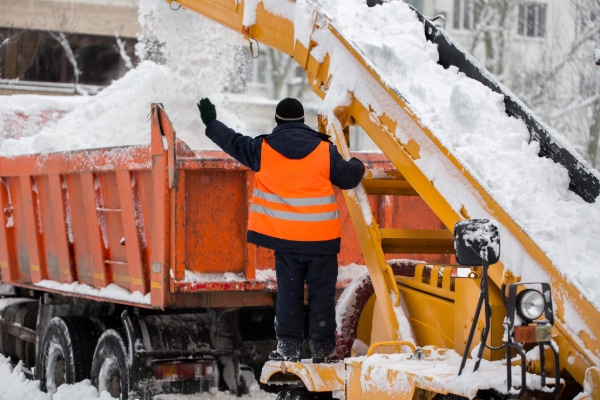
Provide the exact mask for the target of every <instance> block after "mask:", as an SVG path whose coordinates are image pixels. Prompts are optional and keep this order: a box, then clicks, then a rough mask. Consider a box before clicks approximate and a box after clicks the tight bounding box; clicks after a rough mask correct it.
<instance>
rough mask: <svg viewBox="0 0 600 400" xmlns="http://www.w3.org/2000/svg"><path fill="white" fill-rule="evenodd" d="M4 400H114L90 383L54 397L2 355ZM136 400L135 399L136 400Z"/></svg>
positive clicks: (188, 399) (223, 398)
mask: <svg viewBox="0 0 600 400" xmlns="http://www.w3.org/2000/svg"><path fill="white" fill-rule="evenodd" d="M0 386H1V389H0V400H97V399H100V400H112V399H113V398H112V397H111V396H110V395H109V394H108V393H106V392H104V393H102V394H100V395H98V391H97V390H96V388H95V387H93V386H92V385H91V384H90V382H89V381H84V382H80V383H77V384H75V385H62V386H60V387H59V388H58V390H57V392H56V393H54V395H50V394H48V393H44V392H42V391H41V390H40V383H39V381H32V380H29V379H27V377H26V376H25V374H24V373H23V371H22V370H21V368H20V367H19V366H17V367H15V368H13V367H12V366H11V364H10V362H9V360H8V359H7V358H6V357H4V356H3V355H1V354H0ZM276 397H277V396H276V395H274V394H271V393H267V392H263V391H257V392H254V393H252V394H249V395H244V396H240V397H238V396H234V395H232V394H229V393H226V392H217V393H213V394H211V393H203V394H197V395H186V396H184V395H163V396H156V397H155V398H154V400H175V399H177V400H234V399H235V400H249V399H254V400H256V399H260V400H268V399H275V398H276ZM133 400H135V399H133Z"/></svg>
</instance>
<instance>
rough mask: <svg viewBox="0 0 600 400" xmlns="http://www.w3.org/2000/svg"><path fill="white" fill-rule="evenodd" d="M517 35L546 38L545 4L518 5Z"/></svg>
mask: <svg viewBox="0 0 600 400" xmlns="http://www.w3.org/2000/svg"><path fill="white" fill-rule="evenodd" d="M518 32H519V35H522V36H528V37H544V36H546V4H544V3H522V4H519V27H518Z"/></svg>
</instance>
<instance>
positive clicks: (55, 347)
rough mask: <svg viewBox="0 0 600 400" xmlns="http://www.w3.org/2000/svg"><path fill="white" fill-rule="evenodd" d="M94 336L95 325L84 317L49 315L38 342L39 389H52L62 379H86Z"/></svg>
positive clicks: (72, 380) (71, 381) (59, 383)
mask: <svg viewBox="0 0 600 400" xmlns="http://www.w3.org/2000/svg"><path fill="white" fill-rule="evenodd" d="M97 339H98V333H97V332H96V328H95V327H94V324H93V323H92V321H90V320H88V319H87V318H82V317H69V318H62V317H54V318H52V319H51V320H50V322H49V323H48V325H47V326H46V330H45V332H44V336H43V338H42V343H41V346H40V354H39V362H38V367H37V368H38V371H39V379H40V387H41V389H42V390H44V391H46V392H49V393H54V392H56V389H57V388H58V387H59V386H60V385H62V384H63V383H67V384H73V383H76V382H80V381H82V380H84V379H89V378H90V370H91V366H92V356H93V354H94V350H93V349H94V347H95V344H96V340H97Z"/></svg>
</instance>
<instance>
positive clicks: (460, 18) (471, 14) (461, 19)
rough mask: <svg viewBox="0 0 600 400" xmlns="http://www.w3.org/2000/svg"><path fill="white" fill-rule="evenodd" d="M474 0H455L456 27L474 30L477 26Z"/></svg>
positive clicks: (454, 26) (453, 24) (453, 25)
mask: <svg viewBox="0 0 600 400" xmlns="http://www.w3.org/2000/svg"><path fill="white" fill-rule="evenodd" d="M474 2H475V1H474V0H454V19H453V23H452V27H453V28H454V29H467V30H472V29H473V28H474V27H475V5H474Z"/></svg>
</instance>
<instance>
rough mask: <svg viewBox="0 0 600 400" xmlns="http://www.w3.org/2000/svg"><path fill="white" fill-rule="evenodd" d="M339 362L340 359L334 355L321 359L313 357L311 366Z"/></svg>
mask: <svg viewBox="0 0 600 400" xmlns="http://www.w3.org/2000/svg"><path fill="white" fill-rule="evenodd" d="M338 361H340V358H339V357H338V356H337V355H335V354H330V355H328V356H323V357H313V359H312V362H313V364H334V363H336V362H338Z"/></svg>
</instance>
